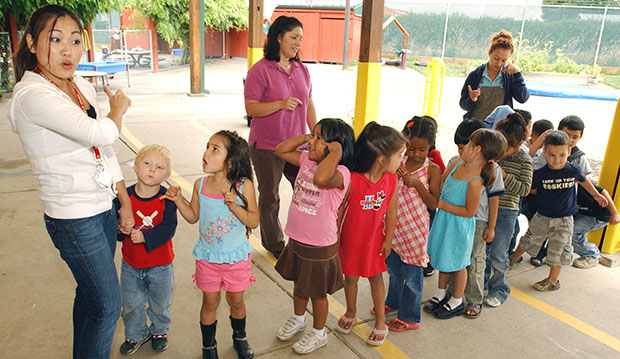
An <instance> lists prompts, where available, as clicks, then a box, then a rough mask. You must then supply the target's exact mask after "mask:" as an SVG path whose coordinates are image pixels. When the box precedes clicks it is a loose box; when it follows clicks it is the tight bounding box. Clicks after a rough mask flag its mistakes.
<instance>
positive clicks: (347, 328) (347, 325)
mask: <svg viewBox="0 0 620 359" xmlns="http://www.w3.org/2000/svg"><path fill="white" fill-rule="evenodd" d="M340 319H342V321H343V322H344V326H343V327H341V326H340ZM340 319H338V323H337V324H336V331H338V332H339V333H342V334H349V333H351V331H352V330H353V324H355V322H357V318H355V317H353V318H347V317H345V316H344V314H343V315H342V316H341V317H340Z"/></svg>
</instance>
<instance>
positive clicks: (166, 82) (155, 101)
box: [0, 60, 620, 358]
mask: <svg viewBox="0 0 620 359" xmlns="http://www.w3.org/2000/svg"><path fill="white" fill-rule="evenodd" d="M245 66H246V65H245V62H244V61H242V60H230V61H216V62H211V63H209V64H207V66H206V73H205V78H206V87H207V89H209V90H211V94H210V95H208V96H205V97H188V96H187V95H186V92H187V90H188V89H189V75H188V68H187V67H185V68H180V69H175V70H170V71H167V72H161V73H159V74H140V75H136V76H133V77H132V78H131V80H132V86H131V88H129V89H127V88H126V79H124V78H123V76H122V75H119V76H117V78H115V79H114V80H112V81H111V86H112V88H122V89H123V90H124V91H126V92H127V93H128V94H129V95H130V97H131V99H132V103H133V105H132V107H131V109H130V111H129V112H128V114H127V115H126V117H125V122H124V123H125V125H126V127H127V130H128V131H127V132H124V135H123V136H122V138H121V141H118V142H117V143H116V145H115V148H116V151H117V155H118V158H119V161H120V162H121V163H122V167H123V171H124V173H125V175H126V182H127V183H128V184H132V183H134V182H135V175H134V174H133V171H132V169H131V161H132V159H133V157H134V153H135V151H136V149H137V148H138V147H139V146H141V144H149V143H161V144H164V145H166V146H168V147H170V149H171V151H172V154H173V168H174V170H175V172H176V173H177V174H178V177H176V179H173V180H171V181H170V183H174V184H177V183H180V184H186V183H193V181H194V179H195V178H197V177H198V176H201V172H200V171H201V169H200V158H201V155H202V152H203V150H204V146H205V143H206V141H207V139H208V137H209V135H210V134H212V133H214V132H215V131H217V130H219V129H222V128H227V129H235V130H237V131H239V132H240V133H241V134H242V135H244V136H247V134H248V128H247V127H246V124H245V120H244V119H243V114H244V108H243V96H242V91H243V88H242V81H241V78H242V77H243V75H244V71H245V69H246V67H245ZM309 68H310V72H311V75H312V79H313V84H314V101H315V104H316V106H317V111H318V114H319V118H320V117H326V116H340V117H342V118H344V119H350V118H351V117H352V115H353V112H352V108H353V105H354V97H355V89H354V85H355V75H356V73H355V71H344V72H343V71H340V70H339V67H338V66H330V65H310V66H309ZM462 82H463V79H457V78H454V79H451V78H448V79H446V81H445V84H444V94H445V95H444V103H442V115H441V116H439V118H438V120H439V121H438V122H439V123H440V136H439V137H438V142H437V145H438V148H439V149H440V150H441V151H442V153H443V155H444V158H449V157H450V156H451V155H452V154H453V153H455V152H456V148H455V146H454V145H453V143H452V142H451V141H452V133H453V129H454V127H456V123H458V121H459V120H460V117H461V116H462V111H461V110H460V109H459V108H458V91H459V90H460V86H461V85H462ZM335 83H337V84H338V86H334V84H335ZM423 84H424V78H423V77H422V76H421V75H419V74H418V73H416V72H414V71H412V70H407V71H402V70H400V69H396V68H391V67H384V70H383V71H382V84H381V88H382V95H381V96H382V97H381V105H380V112H381V115H380V118H381V122H383V123H387V124H392V125H394V126H395V127H397V128H399V127H400V126H401V125H402V123H404V121H405V120H406V119H407V118H409V117H411V116H412V115H413V114H417V113H419V111H417V110H412V108H414V109H420V108H421V103H422V96H423V90H421V89H423ZM455 93H456V95H455ZM99 101H100V103H101V104H103V106H104V107H105V106H107V101H106V98H105V95H103V94H102V93H101V94H100V95H99ZM529 106H532V107H529ZM522 107H523V108H526V109H530V111H532V112H533V113H534V118H535V119H538V118H543V117H546V118H549V119H551V120H552V121H553V122H554V123H557V122H558V121H559V119H560V118H561V117H563V116H565V115H567V114H570V113H574V114H578V115H580V116H582V118H584V119H587V117H586V116H587V114H588V113H589V114H591V115H592V111H598V113H597V114H596V118H595V119H596V121H597V131H590V132H588V126H589V123H588V122H586V127H587V128H586V133H585V136H584V143H585V144H587V145H588V146H589V147H587V149H586V152H588V153H592V154H593V156H594V157H595V158H596V157H597V156H600V157H602V155H601V154H602V153H604V144H603V145H601V144H600V137H601V134H602V133H604V134H605V135H604V137H606V136H607V135H606V133H608V132H609V126H610V123H611V115H612V114H613V109H614V107H615V104H614V103H606V102H603V101H575V100H573V101H570V102H569V101H565V100H559V99H549V98H537V97H532V98H531V99H530V101H528V103H527V106H522ZM6 108H7V100H6V97H5V99H4V100H3V101H2V102H0V113H4V111H5V110H6ZM538 110H540V111H538ZM536 111H538V112H536ZM560 111H561V113H560ZM552 114H556V116H555V117H552V116H551V115H552ZM584 114H585V115H584ZM595 132H597V134H596V135H594V133H595ZM589 133H591V134H592V135H591V136H588V134H589ZM0 134H1V138H2V142H1V143H0V188H2V189H1V190H0V228H2V236H1V239H0V302H2V303H3V304H4V305H3V306H2V308H1V309H0V315H1V317H2V318H3V322H4V323H5V324H4V327H5V329H4V330H2V331H1V332H0V342H1V343H3V345H2V346H1V348H0V357H1V358H32V357H48V358H67V357H70V356H71V341H72V324H71V307H72V301H73V293H74V288H75V284H74V281H73V278H72V276H71V273H70V272H69V270H68V268H67V267H66V265H65V264H64V262H63V261H62V260H61V259H60V257H59V255H58V252H57V250H56V249H55V248H54V247H53V245H52V243H51V241H50V240H49V237H48V236H47V233H46V231H45V228H44V225H43V221H42V216H43V212H42V205H41V203H40V200H39V199H38V196H37V192H36V183H35V181H34V180H33V178H32V175H31V173H30V166H29V163H28V160H27V159H26V157H25V155H24V153H23V151H22V148H21V145H20V143H19V139H18V138H17V136H16V135H15V134H14V133H13V132H11V130H10V126H9V124H8V121H0ZM597 140H599V141H598V142H597ZM580 147H581V146H580ZM601 147H603V148H602V149H601ZM281 193H282V210H281V220H282V222H283V223H285V221H286V213H287V211H286V209H287V208H288V203H289V201H290V196H291V190H290V187H289V186H288V184H287V183H284V182H283V183H282V184H281ZM186 195H187V194H186ZM255 235H258V231H255ZM195 238H196V228H195V227H193V226H191V225H188V224H187V223H186V222H184V221H183V220H180V221H179V226H178V228H177V234H176V236H175V239H174V247H175V252H176V258H175V260H174V266H175V275H176V281H175V285H176V286H175V290H174V293H173V298H172V309H171V312H172V325H171V329H170V332H169V336H170V347H169V348H168V350H166V351H165V352H163V353H154V352H153V351H152V350H151V348H150V345H148V344H147V345H146V346H144V347H143V348H141V349H140V350H139V351H138V352H137V353H136V354H135V355H134V356H133V357H134V358H147V357H152V356H153V355H155V356H157V357H159V358H200V348H201V339H200V330H199V325H198V312H199V308H200V303H201V295H202V294H201V293H200V291H199V290H198V289H196V287H195V285H194V284H193V283H192V281H191V274H192V273H193V269H194V261H193V258H192V256H191V250H192V246H193V242H194V240H195ZM256 243H257V242H256V241H255V243H254V244H255V248H256V250H255V252H254V253H253V264H254V265H253V273H254V275H255V276H256V277H257V283H256V284H254V285H252V286H251V287H250V288H249V289H248V290H247V292H246V295H245V298H246V305H247V308H248V337H249V340H250V343H251V344H252V346H253V348H254V350H255V351H256V353H257V357H258V358H289V357H295V356H296V355H295V354H294V353H293V352H292V351H291V348H290V347H291V345H292V344H293V342H291V343H283V342H280V341H278V340H277V339H276V338H275V333H276V332H277V330H278V328H279V327H280V325H281V324H282V323H283V322H284V321H285V320H286V319H287V317H288V316H289V315H290V314H291V313H292V299H291V291H292V283H290V282H287V281H284V280H283V279H282V278H281V277H280V276H279V275H278V274H277V273H276V272H275V271H274V269H273V258H272V257H270V256H267V255H265V254H264V250H263V249H262V248H261V247H260V244H256ZM258 243H259V242H258ZM118 250H119V252H118V253H117V256H116V259H117V261H118V262H120V248H119V249H118ZM547 270H548V267H546V266H543V267H541V268H537V269H535V268H533V267H531V266H530V265H529V264H526V263H523V264H521V265H520V267H518V268H517V269H516V270H514V271H511V272H510V275H509V281H510V283H511V284H512V286H513V288H514V289H515V290H513V297H511V298H510V299H508V300H507V301H506V302H505V303H504V304H503V305H502V306H500V307H499V308H488V307H485V308H484V309H483V312H482V316H481V317H480V318H479V319H477V320H469V319H466V318H464V317H458V318H455V319H452V320H447V321H439V320H436V319H434V318H432V316H430V315H428V314H426V313H423V315H422V327H421V328H420V329H418V330H415V331H411V332H402V333H394V332H392V333H390V334H389V336H388V342H386V344H384V345H383V346H382V347H380V348H378V349H373V348H371V347H369V346H367V345H366V344H364V339H365V337H366V335H367V333H368V331H369V326H368V325H367V323H368V324H370V325H371V326H372V325H373V318H372V315H371V314H370V312H369V311H368V309H369V308H370V307H371V305H372V304H371V298H370V289H369V286H368V282H367V281H364V280H361V281H360V285H359V297H358V317H359V318H360V320H361V322H358V324H357V325H356V327H355V328H356V330H355V331H354V333H353V334H349V335H341V334H339V333H337V332H335V331H334V330H333V329H334V327H335V325H336V320H337V317H338V316H339V315H340V314H341V313H342V311H343V310H344V303H345V301H344V293H343V291H339V292H338V293H336V294H335V295H334V296H333V298H332V300H331V301H330V315H329V317H328V321H327V326H328V329H329V336H330V339H329V344H328V345H327V346H326V347H325V348H323V349H320V350H318V351H316V352H315V353H313V354H310V355H308V356H307V357H309V358H381V357H385V358H401V357H412V358H413V357H415V358H448V357H449V358H471V357H474V358H477V357H487V358H489V357H491V358H493V357H502V358H521V357H547V358H567V357H580V358H618V357H620V339H619V338H620V326H618V324H617V323H618V320H619V319H620V307H619V306H618V305H617V299H616V298H617V294H618V293H620V267H616V268H607V267H604V266H600V265H599V266H597V267H596V268H593V269H589V270H580V269H576V268H572V267H570V268H565V270H563V272H562V275H561V277H562V289H561V290H560V291H558V292H553V293H539V292H536V291H535V290H534V289H533V288H532V287H531V284H532V283H534V282H535V281H538V280H540V279H542V278H544V277H545V276H546V273H547ZM385 280H386V283H387V275H386V276H385ZM436 285H437V275H434V276H433V277H430V278H426V279H425V288H424V298H425V299H426V298H429V297H430V296H431V295H432V293H433V292H434V290H435V288H436ZM307 318H308V319H311V317H310V314H308V315H307ZM218 321H219V323H220V325H219V328H218V334H217V339H218V344H219V352H220V356H221V357H222V358H234V357H235V353H234V350H233V349H232V341H231V339H230V335H231V329H230V325H229V322H228V308H227V306H226V304H225V303H222V305H221V308H220V309H219V312H218ZM357 333H359V335H358V334H357ZM300 337H301V335H299V336H298V337H296V339H297V338H300ZM123 340H124V336H123V325H122V321H120V320H119V325H118V328H117V331H116V335H115V339H114V344H113V348H112V357H113V358H120V357H121V355H120V354H119V353H118V347H119V346H120V344H121V343H122V342H123Z"/></svg>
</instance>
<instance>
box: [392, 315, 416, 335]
mask: <svg viewBox="0 0 620 359" xmlns="http://www.w3.org/2000/svg"><path fill="white" fill-rule="evenodd" d="M396 324H397V325H398V326H396ZM419 327H420V323H409V322H405V321H404V320H402V319H400V318H396V319H394V320H392V321H391V322H389V323H388V328H390V330H392V331H395V332H402V331H405V330H410V329H418V328H419Z"/></svg>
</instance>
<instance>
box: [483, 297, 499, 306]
mask: <svg viewBox="0 0 620 359" xmlns="http://www.w3.org/2000/svg"><path fill="white" fill-rule="evenodd" d="M484 304H486V305H488V306H489V307H499V306H500V305H501V304H502V302H500V301H499V299H497V298H495V297H486V298H484Z"/></svg>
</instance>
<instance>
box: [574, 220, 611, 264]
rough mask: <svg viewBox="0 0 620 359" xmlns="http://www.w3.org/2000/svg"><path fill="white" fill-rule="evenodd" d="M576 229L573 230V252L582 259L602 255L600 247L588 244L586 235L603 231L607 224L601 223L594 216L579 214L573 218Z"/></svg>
mask: <svg viewBox="0 0 620 359" xmlns="http://www.w3.org/2000/svg"><path fill="white" fill-rule="evenodd" d="M573 219H574V222H575V227H574V228H573V250H574V251H575V253H577V254H579V255H580V256H582V257H595V258H598V257H600V255H601V252H600V251H599V249H598V247H597V246H596V245H595V244H594V243H590V242H588V239H587V238H586V233H588V232H592V231H595V230H597V229H601V228H603V227H605V226H606V225H607V222H603V221H599V220H598V219H596V218H594V217H592V216H586V215H583V214H581V213H577V214H576V215H574V216H573Z"/></svg>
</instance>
